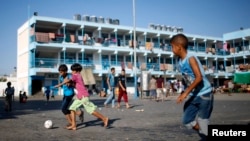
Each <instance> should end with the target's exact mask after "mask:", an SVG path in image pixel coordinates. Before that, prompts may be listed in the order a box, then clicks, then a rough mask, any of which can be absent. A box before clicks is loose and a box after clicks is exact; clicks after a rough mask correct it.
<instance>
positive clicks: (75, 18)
mask: <svg viewBox="0 0 250 141" xmlns="http://www.w3.org/2000/svg"><path fill="white" fill-rule="evenodd" d="M73 19H74V20H78V21H80V20H81V15H80V14H75V15H74V17H73Z"/></svg>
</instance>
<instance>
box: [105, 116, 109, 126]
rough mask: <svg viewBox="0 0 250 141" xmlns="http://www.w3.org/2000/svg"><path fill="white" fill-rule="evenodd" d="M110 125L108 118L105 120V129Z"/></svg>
mask: <svg viewBox="0 0 250 141" xmlns="http://www.w3.org/2000/svg"><path fill="white" fill-rule="evenodd" d="M108 124H109V118H108V117H106V118H105V120H104V127H107V126H108Z"/></svg>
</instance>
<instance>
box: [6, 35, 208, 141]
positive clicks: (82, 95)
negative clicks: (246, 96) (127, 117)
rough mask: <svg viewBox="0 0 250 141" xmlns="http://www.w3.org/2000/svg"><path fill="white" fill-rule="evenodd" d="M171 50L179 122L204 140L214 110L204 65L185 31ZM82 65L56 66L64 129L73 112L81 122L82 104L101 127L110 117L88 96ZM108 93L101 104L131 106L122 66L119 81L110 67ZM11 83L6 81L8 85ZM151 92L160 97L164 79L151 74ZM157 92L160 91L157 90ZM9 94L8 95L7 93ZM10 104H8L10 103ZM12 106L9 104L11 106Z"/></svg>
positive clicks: (175, 38) (74, 127)
mask: <svg viewBox="0 0 250 141" xmlns="http://www.w3.org/2000/svg"><path fill="white" fill-rule="evenodd" d="M170 44H171V46H172V52H173V53H174V55H175V56H178V58H179V62H178V65H179V68H180V71H181V73H182V80H181V82H182V85H183V86H182V87H183V90H182V91H181V93H180V95H179V96H178V97H177V99H176V103H177V104H179V103H182V102H184V101H185V104H184V110H183V118H182V123H183V124H184V125H186V127H188V128H190V129H194V130H196V131H197V133H198V134H199V135H200V137H201V139H202V140H203V141H204V140H206V138H207V135H208V124H209V119H210V116H211V113H212V110H213V94H212V86H211V83H210V82H209V80H208V79H207V78H206V75H205V72H204V69H203V67H202V65H201V63H200V61H199V59H198V58H197V57H196V56H195V55H194V54H191V53H190V52H188V50H187V48H188V38H187V37H186V36H185V35H184V34H181V33H180V34H176V35H174V36H173V37H172V38H171V40H170ZM81 70H82V66H81V64H79V63H75V64H72V65H71V71H72V74H69V73H68V72H67V71H68V68H67V65H65V64H62V65H60V66H59V68H58V71H59V74H60V83H59V84H58V85H56V86H54V88H58V87H62V89H63V101H62V107H61V110H62V112H63V114H64V115H65V117H66V119H67V121H68V124H67V125H66V127H65V128H66V129H68V130H77V125H76V116H78V117H79V119H80V120H81V121H82V122H83V120H84V116H83V115H84V112H83V111H82V110H81V106H83V107H84V109H85V110H86V112H87V113H89V114H91V115H93V116H95V117H97V118H100V119H101V120H102V121H103V124H104V127H107V126H108V124H109V118H108V117H107V116H105V115H103V114H102V113H100V112H98V111H97V105H95V104H94V103H93V102H92V101H91V100H90V99H89V92H88V89H87V88H86V87H85V85H84V80H83V78H82V76H81V74H80V72H81ZM107 84H108V89H109V93H110V94H109V96H108V97H107V99H106V101H105V102H104V106H105V107H108V104H109V103H110V102H111V103H112V104H111V105H112V107H116V108H120V107H121V99H122V98H123V99H124V101H125V105H126V108H131V107H130V105H129V103H128V95H127V87H126V80H125V70H124V69H122V70H121V74H120V76H119V77H118V81H117V82H116V81H115V69H114V68H111V73H110V74H109V75H108V77H107ZM117 86H118V88H119V94H118V99H117V105H116V104H115V96H116V95H115V88H116V87H117ZM9 87H10V85H9V84H8V88H9ZM150 88H151V90H154V91H151V94H154V95H155V94H156V100H161V99H160V98H161V95H160V94H163V92H162V90H163V88H164V79H163V78H162V76H160V77H159V78H158V79H157V80H156V79H155V77H154V76H152V79H151V80H150ZM7 91H8V90H7V89H6V90H5V94H6V99H7V101H10V100H11V95H12V94H9V93H8V92H7ZM158 93H159V94H158ZM9 95H10V96H9ZM10 107H11V105H10ZM10 109H11V108H10Z"/></svg>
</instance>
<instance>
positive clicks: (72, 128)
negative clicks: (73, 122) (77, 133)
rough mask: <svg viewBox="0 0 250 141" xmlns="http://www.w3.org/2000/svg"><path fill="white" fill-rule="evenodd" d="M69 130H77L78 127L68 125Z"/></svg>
mask: <svg viewBox="0 0 250 141" xmlns="http://www.w3.org/2000/svg"><path fill="white" fill-rule="evenodd" d="M67 129H68V130H76V127H75V126H70V127H67Z"/></svg>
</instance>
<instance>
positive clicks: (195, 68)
mask: <svg viewBox="0 0 250 141" xmlns="http://www.w3.org/2000/svg"><path fill="white" fill-rule="evenodd" d="M189 64H190V66H191V68H192V70H193V73H194V75H195V79H194V81H193V83H192V84H190V85H189V86H188V87H187V89H186V90H185V91H184V92H183V93H182V94H181V95H180V96H179V97H178V98H177V101H176V102H177V103H181V102H182V101H183V100H184V99H185V98H186V97H187V96H188V95H189V93H190V92H191V91H192V90H193V89H194V88H195V87H197V86H198V85H199V83H200V82H201V81H202V74H201V71H200V68H199V65H198V62H197V60H196V59H195V57H190V59H189Z"/></svg>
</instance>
